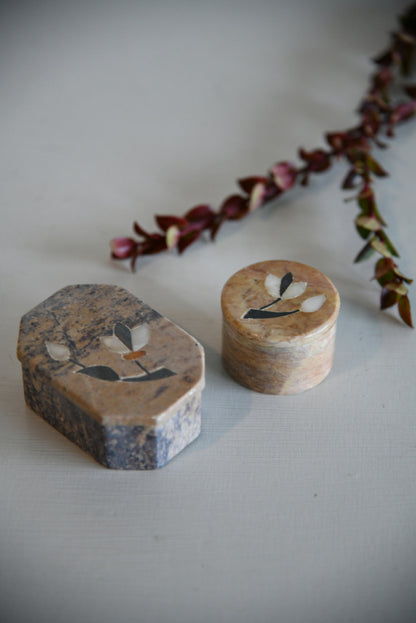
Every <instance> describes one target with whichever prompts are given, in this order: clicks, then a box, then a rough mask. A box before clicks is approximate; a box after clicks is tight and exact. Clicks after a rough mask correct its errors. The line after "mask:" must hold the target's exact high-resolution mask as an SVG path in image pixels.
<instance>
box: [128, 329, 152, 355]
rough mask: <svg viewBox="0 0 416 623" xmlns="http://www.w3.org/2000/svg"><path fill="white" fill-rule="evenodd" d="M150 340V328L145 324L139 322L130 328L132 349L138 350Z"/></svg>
mask: <svg viewBox="0 0 416 623" xmlns="http://www.w3.org/2000/svg"><path fill="white" fill-rule="evenodd" d="M149 340H150V330H149V327H148V325H147V324H139V325H137V326H136V327H134V328H133V329H132V330H131V341H132V344H133V350H140V349H141V348H143V346H145V345H146V344H147V342H148V341H149Z"/></svg>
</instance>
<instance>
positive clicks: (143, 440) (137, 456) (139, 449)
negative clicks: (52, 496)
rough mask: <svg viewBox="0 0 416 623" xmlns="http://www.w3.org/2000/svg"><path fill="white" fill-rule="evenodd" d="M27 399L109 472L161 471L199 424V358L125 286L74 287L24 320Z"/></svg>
mask: <svg viewBox="0 0 416 623" xmlns="http://www.w3.org/2000/svg"><path fill="white" fill-rule="evenodd" d="M17 356H18V358H19V360H20V361H21V364H22V372H23V385H24V392H25V399H26V402H27V404H28V405H29V407H31V409H33V411H36V413H38V414H39V415H41V416H42V417H43V418H44V419H45V420H46V421H47V422H49V423H50V424H52V426H54V427H55V428H56V429H58V430H59V431H60V432H61V433H63V434H64V435H65V436H66V437H68V438H69V439H71V441H73V442H74V443H76V444H77V445H78V446H80V447H81V448H82V449H83V450H85V451H86V452H88V453H89V454H91V455H92V456H93V457H94V458H95V459H96V460H97V461H98V462H99V463H102V464H103V465H105V466H106V467H110V468H113V469H153V468H156V467H161V466H162V465H164V464H165V463H167V462H168V461H169V460H170V459H172V458H173V457H174V456H176V455H177V454H178V452H180V451H181V450H183V448H185V447H186V446H187V445H188V444H189V443H190V442H191V441H193V440H194V439H195V438H196V437H197V436H198V435H199V432H200V428H201V392H202V389H203V387H204V382H205V381H204V352H203V349H202V347H201V346H200V345H199V344H198V342H197V341H196V340H195V339H194V338H193V337H192V336H190V335H189V334H188V333H186V332H185V331H184V330H183V329H181V328H180V327H178V326H176V325H175V324H174V323H173V322H171V321H170V320H168V319H167V318H165V317H164V316H162V315H161V314H159V313H158V312H157V311H155V310H154V309H152V308H151V307H149V306H148V305H146V304H145V303H143V302H142V301H140V300H139V299H137V298H136V297H135V296H133V294H131V293H130V292H127V290H124V289H123V288H120V287H117V286H111V285H88V284H86V285H75V286H68V287H66V288H63V289H62V290H59V291H58V292H56V293H55V294H54V295H53V296H51V297H49V298H48V299H46V301H44V302H43V303H40V304H39V305H37V306H36V307H35V308H34V309H32V310H31V311H29V312H28V313H27V314H25V315H24V316H23V318H22V320H21V323H20V332H19V341H18V348H17Z"/></svg>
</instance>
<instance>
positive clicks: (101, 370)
mask: <svg viewBox="0 0 416 623" xmlns="http://www.w3.org/2000/svg"><path fill="white" fill-rule="evenodd" d="M77 374H86V375H87V376H92V377H93V378H95V379H101V380H102V381H119V380H120V377H119V375H118V374H117V372H115V371H114V370H113V368H109V367H108V366H88V367H87V368H82V370H78V371H77Z"/></svg>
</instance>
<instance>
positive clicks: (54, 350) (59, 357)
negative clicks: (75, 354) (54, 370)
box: [45, 342, 71, 361]
mask: <svg viewBox="0 0 416 623" xmlns="http://www.w3.org/2000/svg"><path fill="white" fill-rule="evenodd" d="M45 345H46V350H47V351H48V353H49V356H50V357H52V359H55V361H67V360H68V359H69V358H70V356H71V351H70V350H69V348H68V347H67V346H65V345H64V344H57V343H56V342H46V343H45Z"/></svg>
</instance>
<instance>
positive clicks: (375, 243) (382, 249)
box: [370, 238, 392, 257]
mask: <svg viewBox="0 0 416 623" xmlns="http://www.w3.org/2000/svg"><path fill="white" fill-rule="evenodd" d="M370 245H371V247H372V248H373V249H374V251H377V253H380V255H383V256H384V257H391V256H392V254H391V251H390V250H389V248H388V246H387V245H386V243H385V242H382V241H381V240H379V239H378V238H373V239H372V240H371V242H370Z"/></svg>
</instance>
